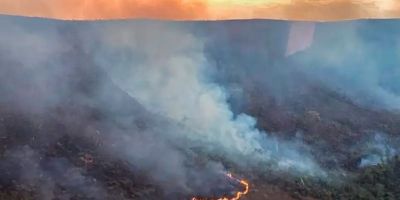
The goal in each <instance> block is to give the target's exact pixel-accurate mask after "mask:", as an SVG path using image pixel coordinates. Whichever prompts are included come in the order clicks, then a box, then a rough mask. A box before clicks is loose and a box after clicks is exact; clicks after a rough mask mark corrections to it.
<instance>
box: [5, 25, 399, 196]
mask: <svg viewBox="0 0 400 200" xmlns="http://www.w3.org/2000/svg"><path fill="white" fill-rule="evenodd" d="M397 24H398V21H354V22H343V23H332V24H331V23H328V24H312V25H311V26H309V25H307V26H306V28H305V29H307V27H311V28H312V29H313V30H312V31H308V30H306V32H307V33H309V34H306V37H307V40H308V42H307V43H308V44H300V46H301V47H300V48H298V49H296V48H297V47H293V48H294V49H296V50H295V51H290V54H288V53H287V52H288V49H287V47H288V46H290V47H291V48H292V46H291V45H288V43H290V42H288V41H290V37H291V33H290V30H291V29H292V28H291V27H293V24H292V23H289V22H280V21H242V22H241V21H239V22H215V23H171V22H157V21H114V22H79V23H78V22H61V21H51V20H29V19H25V18H14V17H2V18H0V25H1V26H2V27H6V28H4V29H2V30H1V31H0V52H1V54H0V65H1V68H0V70H1V76H2V77H1V79H0V83H1V86H0V91H1V93H2V97H1V98H0V103H1V108H3V109H4V110H6V111H7V112H10V113H14V114H15V113H16V114H15V115H22V116H24V119H26V120H25V121H23V120H22V121H21V122H20V123H21V124H28V125H29V126H28V125H27V126H28V127H30V126H32V127H37V128H32V131H26V130H17V131H16V132H18V133H21V134H22V135H28V136H29V138H30V137H33V138H35V139H34V141H35V142H33V144H29V145H28V147H25V146H24V145H21V146H19V147H18V148H15V149H13V150H10V151H7V152H6V153H5V155H6V157H7V159H9V160H10V161H9V162H16V160H19V159H22V160H24V159H26V162H27V163H34V164H33V165H35V163H36V165H37V167H36V168H34V169H32V171H31V172H30V171H29V170H28V172H27V174H24V175H23V177H21V179H24V180H25V179H27V180H28V182H29V181H39V182H40V181H42V179H41V177H40V176H38V175H35V174H37V173H38V172H40V171H46V170H47V169H49V170H50V171H55V172H58V171H62V170H64V169H67V170H71V171H72V172H74V177H76V178H74V179H72V180H67V183H63V180H62V178H60V177H59V176H57V175H54V174H57V173H54V174H53V173H49V174H46V177H50V178H48V179H46V180H48V181H47V182H46V183H47V184H48V188H52V187H54V185H57V184H60V183H63V184H64V185H67V186H66V187H72V186H73V185H74V184H73V183H77V184H80V185H82V184H83V183H86V182H90V181H88V180H87V179H86V178H85V171H84V170H83V171H81V170H80V169H75V168H74V167H73V164H71V163H72V161H70V160H68V159H67V161H66V160H64V159H47V158H46V159H45V161H42V160H41V159H40V158H41V157H47V156H43V155H42V152H41V148H42V146H52V145H56V146H57V141H58V140H59V139H60V138H63V137H64V136H68V137H72V138H78V140H79V139H82V140H84V141H86V140H88V141H90V142H97V139H98V138H99V140H100V141H102V142H101V146H100V147H98V151H99V152H101V156H106V157H107V156H108V157H111V158H113V159H116V160H120V161H123V162H125V163H127V164H128V166H129V167H130V169H131V170H132V171H134V172H140V173H142V174H145V176H146V178H148V180H147V181H149V182H150V183H151V184H154V185H157V186H158V187H160V188H162V190H163V192H165V195H166V196H169V195H172V196H173V195H184V196H188V195H190V194H210V193H212V189H213V186H215V185H217V183H218V182H219V181H220V180H219V179H220V177H221V174H223V173H224V172H225V171H226V170H227V169H226V166H232V168H233V169H236V170H238V171H244V172H245V171H253V170H254V171H257V173H264V172H266V171H272V172H285V173H290V174H293V175H300V176H302V175H311V176H314V177H325V175H326V171H329V169H325V168H324V167H325V166H324V167H321V166H320V164H321V163H324V162H322V161H317V160H316V159H315V158H314V157H313V156H312V154H317V153H319V152H320V149H319V148H313V147H312V146H309V145H308V144H307V143H306V142H305V141H304V139H303V138H304V135H307V134H309V132H312V130H306V129H305V130H300V129H297V127H295V128H294V129H293V130H291V131H290V132H291V133H293V135H294V136H293V137H290V138H285V137H282V136H280V134H279V133H280V132H285V131H286V130H278V129H277V130H273V129H271V130H267V129H266V128H263V126H262V125H260V121H261V120H262V121H261V123H262V124H269V123H272V122H270V121H268V120H265V118H261V117H260V116H261V115H253V114H254V112H253V111H252V110H251V107H252V106H260V107H262V106H264V105H265V106H268V105H277V107H279V106H280V105H285V106H286V105H287V106H289V107H291V108H292V107H293V111H292V112H293V113H295V114H298V113H301V114H303V112H304V113H306V114H305V115H306V117H305V118H307V120H310V121H311V122H310V123H315V124H317V122H319V121H323V119H325V118H328V117H332V118H335V117H337V118H341V117H342V118H343V116H339V114H340V112H339V111H336V112H331V110H329V108H326V107H324V106H320V104H321V101H322V100H321V99H318V98H319V97H320V96H314V95H315V93H313V92H314V90H313V89H315V88H324V89H326V90H327V91H329V92H330V93H329V95H330V96H334V95H336V94H339V95H343V96H345V97H346V98H347V99H349V100H348V101H350V102H351V105H353V104H356V105H359V106H360V107H362V108H363V109H366V110H370V109H372V110H385V111H388V112H395V110H396V109H399V108H400V107H399V106H400V105H399V104H398V102H399V101H397V100H398V98H399V88H397V87H398V85H399V84H398V80H400V79H398V78H399V77H398V76H399V74H400V73H399V71H398V67H397V66H398V64H399V60H398V58H397V57H396V56H395V55H396V52H398V47H399V46H398V44H399V41H398V39H397V37H396V33H398V32H399V30H398V28H396V27H399V26H395V25H397ZM295 25H297V24H295ZM300 29H301V30H302V28H300ZM333 30H340V31H341V33H342V34H340V36H337V35H335V34H333ZM382 32H385V33H387V37H386V38H385V39H380V38H378V36H379V35H380V34H381V33H382ZM293 34H296V33H293ZM294 37H295V36H294ZM295 38H296V37H295ZM295 46H296V45H295ZM376 49H383V50H382V53H380V52H377V50H376ZM388 71H390V72H391V73H388ZM255 93H256V94H257V96H256V97H257V98H255V99H254V98H253V97H252V96H254V94H255ZM318 95H320V94H319V93H318ZM263 96H268V99H263V98H262V97H263ZM323 97H325V96H323ZM361 97H362V98H361ZM365 97H368V98H365ZM348 101H347V100H346V102H348ZM271 102H272V103H271ZM299 102H300V103H299ZM305 102H309V103H310V104H311V105H312V106H311V107H312V108H315V110H317V111H318V112H317V111H313V110H311V112H310V110H306V111H303V110H301V109H302V107H301V106H302V105H304V104H306V103H305ZM315 102H317V103H315ZM323 103H326V102H325V101H323ZM323 103H322V104H323ZM339 103H341V102H339ZM339 103H338V104H339ZM299 104H301V106H298V105H299ZM349 104H350V103H349ZM346 105H347V104H346ZM318 106H320V107H318ZM299 107H300V108H299ZM334 108H335V107H334ZM318 109H320V110H318ZM260 110H261V111H262V109H260ZM6 111H4V112H6ZM328 113H329V114H328ZM338 113H339V114H338ZM350 117H351V116H350ZM321 118H322V120H321ZM53 123H54V124H57V126H54V127H51V128H48V129H42V128H40V127H42V126H43V124H44V125H46V124H53ZM298 123H300V122H298ZM301 123H308V122H307V121H305V122H301ZM368 129H379V128H378V126H375V127H373V126H371V127H368ZM5 130H8V129H5ZM363 131H366V130H360V132H363ZM377 131H380V130H377ZM384 131H387V130H384ZM389 131H390V130H389ZM395 131H396V130H394V131H393V132H395ZM393 132H389V134H393ZM5 133H7V131H4V134H5ZM32 141H33V139H32ZM35 145H38V146H39V147H40V148H39V147H38V148H36V147H37V146H35ZM321 152H322V151H321ZM327 159H330V158H327ZM198 160H205V161H204V162H199V161H198ZM333 160H335V161H336V160H339V159H338V158H333ZM48 166H50V167H48ZM339 168H340V167H338V169H336V168H335V170H339ZM22 170H24V171H25V169H23V168H22V169H21V171H22ZM171 180H174V181H173V183H171ZM193 180H195V181H193ZM74 181H76V182H74ZM210 183H215V184H210ZM88 185H89V187H88V188H84V189H82V190H80V192H82V193H86V192H88V191H89V193H93V192H92V191H100V192H98V193H100V194H102V193H101V192H102V191H104V189H103V186H102V185H99V184H96V183H91V184H88ZM72 188H73V187H72ZM73 189H74V188H73ZM45 190H48V189H45ZM43 195H44V196H49V195H50V194H43ZM100 196H101V195H100ZM93 198H97V199H101V198H102V197H97V196H94V197H93Z"/></svg>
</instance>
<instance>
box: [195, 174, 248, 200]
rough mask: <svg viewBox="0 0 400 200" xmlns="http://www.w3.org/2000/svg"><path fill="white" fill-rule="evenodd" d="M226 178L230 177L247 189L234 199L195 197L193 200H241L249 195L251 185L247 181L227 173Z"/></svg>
mask: <svg viewBox="0 0 400 200" xmlns="http://www.w3.org/2000/svg"><path fill="white" fill-rule="evenodd" d="M226 176H227V177H229V178H230V179H232V180H235V181H237V182H239V183H240V184H242V185H243V186H244V188H245V189H244V190H243V191H238V192H236V194H235V196H234V197H220V198H218V199H208V198H198V197H193V198H192V199H191V200H239V199H241V198H242V197H243V196H245V195H246V194H247V193H249V183H248V182H247V181H246V180H244V179H237V178H235V177H233V175H232V174H231V173H227V174H226Z"/></svg>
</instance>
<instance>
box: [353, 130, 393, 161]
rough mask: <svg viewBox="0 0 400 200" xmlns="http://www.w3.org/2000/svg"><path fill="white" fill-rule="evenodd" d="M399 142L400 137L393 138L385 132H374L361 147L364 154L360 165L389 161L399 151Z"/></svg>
mask: <svg viewBox="0 0 400 200" xmlns="http://www.w3.org/2000/svg"><path fill="white" fill-rule="evenodd" d="M398 142H399V141H398V139H397V140H393V139H391V138H390V137H389V136H388V135H387V134H384V133H379V132H378V133H375V134H373V135H372V136H371V137H370V138H368V139H367V141H366V142H364V143H363V145H362V147H361V148H362V149H363V151H362V152H364V156H363V157H362V159H361V161H360V167H367V166H371V165H378V164H381V163H385V162H387V161H389V160H390V159H392V158H393V157H394V156H395V155H397V154H398V153H399V149H398V148H397V146H398Z"/></svg>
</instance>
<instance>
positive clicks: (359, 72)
mask: <svg viewBox="0 0 400 200" xmlns="http://www.w3.org/2000/svg"><path fill="white" fill-rule="evenodd" d="M396 23H398V22H397V21H387V22H382V23H379V24H378V22H377V21H357V22H349V23H336V24H329V25H328V24H318V25H317V27H316V33H315V38H314V42H313V44H312V47H311V48H310V49H308V50H307V51H304V52H302V53H300V54H298V55H295V56H293V62H294V63H296V65H297V66H298V67H296V68H297V69H299V70H301V71H304V72H305V73H307V74H309V75H310V76H312V77H315V78H317V79H319V80H320V81H321V82H323V83H324V84H325V85H327V86H329V87H330V88H332V89H334V90H336V91H338V92H339V93H344V94H345V95H346V96H348V97H350V98H351V99H352V100H353V101H354V102H357V103H359V104H363V105H366V106H370V107H375V108H384V109H388V110H392V109H396V110H398V109H399V108H400V104H399V102H400V96H399V95H400V93H399V91H400V90H399V87H398V86H399V82H398V81H399V80H400V79H399V75H400V73H399V68H398V63H399V60H398V52H399V44H400V43H399V39H398V37H397V36H396V34H398V33H399V29H397V28H392V25H393V26H395V25H394V24H396ZM334 29H340V33H341V34H340V36H339V35H335V34H333V33H332V31H333V30H334ZM382 35H385V36H386V37H385V38H380V36H382Z"/></svg>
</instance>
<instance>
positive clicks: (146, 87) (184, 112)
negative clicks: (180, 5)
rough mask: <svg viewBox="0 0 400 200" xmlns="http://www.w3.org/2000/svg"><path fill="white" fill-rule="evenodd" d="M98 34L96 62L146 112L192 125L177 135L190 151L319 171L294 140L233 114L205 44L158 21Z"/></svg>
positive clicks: (101, 30) (109, 28) (106, 29)
mask: <svg viewBox="0 0 400 200" xmlns="http://www.w3.org/2000/svg"><path fill="white" fill-rule="evenodd" d="M115 30H118V31H115ZM96 31H97V32H99V33H101V37H100V40H99V41H97V43H96V44H101V45H100V46H101V47H100V48H99V46H96V49H95V50H94V54H95V56H96V61H97V63H98V64H99V65H101V66H102V67H103V68H104V69H106V71H107V72H108V73H109V74H111V77H112V79H113V80H114V81H115V83H117V85H119V86H120V87H121V88H123V89H124V90H125V91H126V92H127V93H128V94H130V95H131V96H132V97H134V98H135V99H137V100H138V101H139V102H140V103H141V104H143V105H144V106H145V107H146V108H147V109H149V110H151V111H153V112H155V113H159V114H160V115H163V116H167V117H168V118H170V119H172V120H174V121H176V122H179V123H180V124H182V125H183V126H184V127H188V129H187V131H184V132H182V134H183V135H179V136H178V137H179V138H180V139H182V138H185V139H187V141H188V142H189V145H188V146H189V147H200V148H201V149H202V150H205V151H207V152H208V153H212V154H215V155H219V156H224V157H225V158H226V159H227V160H228V161H229V162H235V163H236V164H238V165H243V166H249V163H252V164H254V165H257V164H261V165H262V164H263V163H264V165H265V164H266V163H275V164H277V165H278V166H279V167H281V168H280V169H288V168H294V169H295V170H298V171H301V172H306V173H310V174H311V173H315V174H318V173H319V172H320V171H319V169H318V167H317V165H316V164H315V163H314V162H313V161H312V159H311V158H310V157H309V156H308V155H306V152H303V153H302V152H301V151H299V149H298V148H297V147H298V146H299V145H297V144H295V142H279V141H277V140H276V139H274V138H269V137H268V136H267V134H266V133H265V132H262V131H260V130H258V129H256V128H255V124H256V120H255V119H254V118H252V117H251V116H248V115H246V114H239V115H234V114H233V112H232V111H231V109H230V106H229V104H228V103H227V98H228V95H229V94H227V93H226V91H225V89H224V88H223V87H222V86H220V85H218V84H216V83H214V82H213V80H212V75H213V67H212V66H211V65H210V63H209V62H208V61H207V59H206V57H205V56H204V53H203V43H202V41H201V40H200V39H198V38H196V37H195V36H194V35H192V34H190V32H189V31H187V30H185V29H183V28H182V27H176V26H167V25H165V24H154V23H153V24H150V25H149V24H142V25H135V26H134V27H131V26H127V25H126V24H125V25H112V26H98V27H97V29H96ZM175 136H176V135H175ZM277 146H279V148H277Z"/></svg>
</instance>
